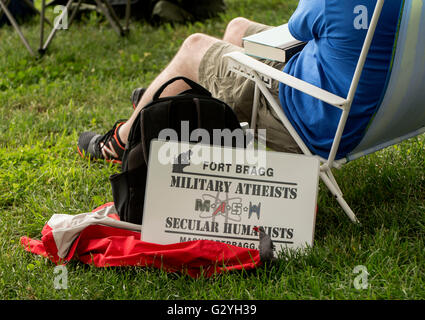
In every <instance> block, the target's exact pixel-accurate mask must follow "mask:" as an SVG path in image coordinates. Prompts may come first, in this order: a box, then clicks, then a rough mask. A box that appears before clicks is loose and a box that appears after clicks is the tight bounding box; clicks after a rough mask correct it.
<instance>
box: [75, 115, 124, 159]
mask: <svg viewBox="0 0 425 320" xmlns="http://www.w3.org/2000/svg"><path fill="white" fill-rule="evenodd" d="M124 123H125V121H123V120H119V121H117V122H116V123H115V124H114V126H113V128H112V129H111V130H109V131H108V132H107V133H106V134H105V135H103V136H102V135H100V134H97V133H95V132H91V131H89V132H83V133H82V134H81V135H80V137H79V138H78V144H77V148H78V153H79V154H80V155H81V156H82V157H83V158H85V157H88V158H90V159H93V160H98V159H103V160H106V161H108V162H112V163H119V164H121V163H122V157H123V154H124V150H125V144H124V143H123V142H122V141H121V139H120V137H119V135H118V129H119V128H120V127H121V126H122V125H123V124H124Z"/></svg>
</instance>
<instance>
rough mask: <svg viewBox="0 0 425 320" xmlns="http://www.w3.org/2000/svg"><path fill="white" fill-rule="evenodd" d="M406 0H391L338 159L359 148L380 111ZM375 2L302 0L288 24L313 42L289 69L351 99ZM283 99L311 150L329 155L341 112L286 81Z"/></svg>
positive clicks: (295, 33) (281, 89) (301, 37)
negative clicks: (364, 134) (375, 115)
mask: <svg viewBox="0 0 425 320" xmlns="http://www.w3.org/2000/svg"><path fill="white" fill-rule="evenodd" d="M401 3H402V0H387V1H385V4H384V7H383V11H382V13H381V17H380V20H379V23H378V26H377V29H376V33H375V35H374V38H373V41H372V45H371V48H370V50H369V54H368V58H367V60H366V63H365V66H364V69H363V72H362V77H361V79H360V82H359V86H358V88H357V91H356V95H355V99H354V102H353V105H352V108H351V111H350V115H349V118H348V121H347V124H346V127H345V131H344V133H343V137H342V139H341V144H340V147H339V150H338V153H337V158H340V157H343V156H344V155H345V154H347V153H348V152H350V151H351V150H353V149H354V148H355V147H356V146H357V144H358V143H359V142H360V139H361V138H362V136H363V133H364V132H365V129H366V127H367V125H368V123H369V120H370V118H371V117H372V115H373V114H374V113H375V111H376V108H377V106H378V102H379V100H380V98H381V95H382V93H383V89H384V85H385V80H386V77H387V73H388V70H389V67H390V63H391V57H392V49H393V45H394V38H395V32H396V28H397V23H398V18H399V12H400V6H401ZM375 4H376V1H364V0H363V1H358V0H344V1H340V0H326V1H325V0H302V1H300V3H299V5H298V8H297V10H296V11H295V13H294V14H293V15H292V17H291V19H290V20H289V24H288V26H289V30H290V32H291V34H292V35H293V36H294V37H295V38H297V39H298V40H301V41H306V42H308V44H307V45H306V47H305V48H304V49H303V50H302V52H300V53H299V54H298V55H297V56H296V57H294V58H293V59H291V60H290V61H289V62H288V64H287V65H286V66H285V68H284V71H285V72H287V73H289V74H291V75H293V76H295V77H297V78H300V79H302V80H304V81H307V82H309V83H311V84H314V85H316V86H318V87H320V88H322V89H325V90H327V91H330V92H332V93H334V94H336V95H338V96H341V97H347V94H348V91H349V88H350V85H351V80H352V78H353V74H354V70H355V68H356V65H357V62H358V59H359V55H360V51H361V48H362V46H363V42H364V39H365V37H366V32H367V27H368V20H369V21H370V18H371V15H372V13H373V11H374V7H375ZM361 15H363V17H362V16H361ZM359 18H361V19H362V20H359ZM279 97H280V102H281V105H282V108H283V110H284V112H285V114H286V115H287V116H288V118H289V120H290V121H291V123H292V125H293V126H294V128H295V129H296V130H297V132H298V133H299V134H300V136H301V138H302V139H303V141H304V142H305V143H306V145H307V146H308V147H309V149H310V150H311V151H313V153H315V154H318V155H320V156H323V157H327V155H328V153H329V150H330V149H331V146H332V142H333V137H334V136H335V132H336V128H337V125H338V120H339V118H340V115H341V110H338V109H337V108H335V107H332V106H329V105H326V104H325V103H324V102H321V101H319V100H317V99H314V98H312V97H310V96H308V95H306V94H303V93H301V92H300V91H297V90H294V89H292V88H289V87H287V86H285V85H283V84H281V85H280V87H279Z"/></svg>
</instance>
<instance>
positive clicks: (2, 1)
mask: <svg viewBox="0 0 425 320" xmlns="http://www.w3.org/2000/svg"><path fill="white" fill-rule="evenodd" d="M22 1H24V2H25V3H26V4H27V5H28V6H29V7H30V8H31V9H32V10H33V11H35V12H36V13H38V14H39V15H40V45H39V48H38V52H39V53H40V54H44V53H45V52H46V50H47V47H48V46H49V45H50V43H51V42H52V40H53V38H54V37H55V35H56V32H57V31H58V30H59V29H60V28H61V25H60V24H59V23H57V24H55V25H54V26H53V29H52V30H51V32H50V34H49V36H48V37H47V39H46V41H45V42H44V24H45V23H48V24H49V25H50V26H52V24H51V23H50V21H49V20H48V19H46V17H45V9H46V0H42V1H41V12H40V11H38V10H37V9H36V8H35V7H34V5H33V3H32V2H31V1H29V0H22ZM94 1H95V3H96V6H97V8H99V10H100V11H101V12H102V14H103V15H104V16H105V17H106V19H107V20H108V22H109V24H110V25H111V26H112V28H113V29H114V30H115V31H116V32H117V34H118V35H119V36H124V35H126V34H127V33H128V32H129V21H130V15H131V0H126V9H125V25H124V27H123V26H121V23H120V21H119V18H118V17H117V15H116V13H115V11H114V9H113V8H112V6H111V4H110V3H109V0H94ZM9 2H10V0H0V14H1V13H2V12H4V14H5V15H6V17H7V18H8V20H9V21H10V23H11V24H12V26H13V28H14V29H15V30H16V32H17V33H18V35H19V37H20V39H21V41H22V43H23V44H24V46H25V47H26V48H27V50H28V52H29V53H30V54H31V55H32V56H34V57H35V56H36V54H35V51H34V50H33V49H32V47H31V46H30V44H29V43H28V40H27V39H26V38H25V36H24V34H23V33H22V30H21V29H20V27H19V25H18V23H17V22H16V19H15V18H14V17H13V15H12V14H11V12H10V11H9V10H8V8H7V6H8V4H9ZM74 2H76V0H68V2H67V4H66V6H65V8H66V10H64V11H62V13H61V15H60V16H59V18H58V19H57V21H58V22H60V21H62V19H63V17H64V15H66V14H68V13H69V12H70V11H71V10H70V8H71V6H72V4H73V3H74ZM81 3H82V0H78V1H77V4H76V6H75V8H74V9H73V11H72V13H71V17H70V19H69V20H68V27H69V26H70V25H71V23H72V21H73V20H74V17H75V14H76V13H77V11H78V10H79V8H80V5H81Z"/></svg>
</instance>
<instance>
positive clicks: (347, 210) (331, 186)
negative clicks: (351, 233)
mask: <svg viewBox="0 0 425 320" xmlns="http://www.w3.org/2000/svg"><path fill="white" fill-rule="evenodd" d="M320 178H322V181H323V182H324V183H325V185H326V186H327V187H328V189H329V191H330V192H331V193H332V195H333V196H334V197H335V199H336V201H338V203H339V205H340V206H341V208H342V210H344V212H345V214H346V215H347V216H348V218H350V220H351V221H352V222H354V223H360V221H359V220H358V219H357V217H356V215H355V214H354V212H353V210H351V208H350V206H349V205H348V203H347V202H346V201H345V199H344V197H343V196H342V194H341V193H340V192H339V191H338V190H339V187H337V186H335V185H334V183H332V181H331V179H330V178H329V177H328V175H327V174H326V173H325V172H320ZM335 183H336V182H335ZM337 185H338V184H337Z"/></svg>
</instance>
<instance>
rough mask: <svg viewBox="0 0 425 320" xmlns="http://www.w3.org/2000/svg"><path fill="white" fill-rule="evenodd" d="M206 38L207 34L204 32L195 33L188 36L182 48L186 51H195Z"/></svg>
mask: <svg viewBox="0 0 425 320" xmlns="http://www.w3.org/2000/svg"><path fill="white" fill-rule="evenodd" d="M205 38H206V35H205V34H202V33H194V34H191V35H190V36H189V37H187V38H186V39H185V40H184V42H183V45H182V50H184V51H186V52H193V51H194V50H197V48H199V47H200V46H201V45H202V43H203V40H204V39H205Z"/></svg>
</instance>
